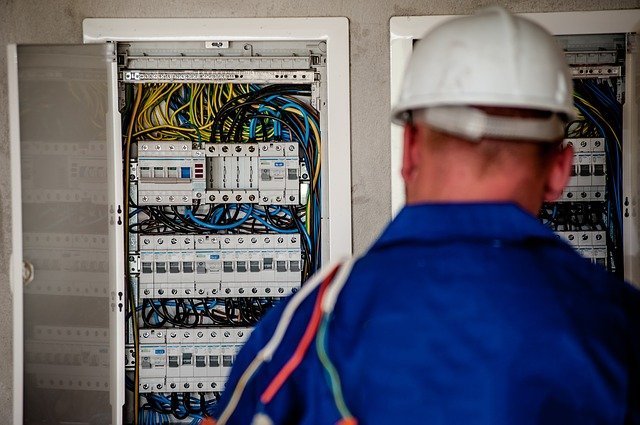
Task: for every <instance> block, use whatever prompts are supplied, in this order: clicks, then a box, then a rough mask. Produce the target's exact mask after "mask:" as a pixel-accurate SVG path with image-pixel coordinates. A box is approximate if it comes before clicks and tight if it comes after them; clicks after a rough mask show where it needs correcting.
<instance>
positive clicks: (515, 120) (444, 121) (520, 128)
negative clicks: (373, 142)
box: [413, 106, 564, 142]
mask: <svg viewBox="0 0 640 425" xmlns="http://www.w3.org/2000/svg"><path fill="white" fill-rule="evenodd" d="M413 116H414V118H417V120H418V121H423V122H424V123H425V124H428V125H429V126H431V127H433V128H434V129H436V130H440V131H443V132H445V133H449V134H453V135H456V136H459V137H463V138H465V139H468V140H472V141H479V140H481V139H482V138H492V139H507V140H527V141H536V142H555V141H558V140H560V139H562V138H563V137H564V122H563V120H562V119H560V117H559V116H558V115H557V114H552V115H551V116H550V117H548V118H522V117H508V116H498V115H489V114H487V113H486V112H484V111H482V110H480V109H477V108H473V107H471V106H434V107H432V108H427V109H422V110H418V111H413Z"/></svg>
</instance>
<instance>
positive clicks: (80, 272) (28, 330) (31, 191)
mask: <svg viewBox="0 0 640 425" xmlns="http://www.w3.org/2000/svg"><path fill="white" fill-rule="evenodd" d="M8 58H9V60H8V63H9V74H8V75H9V97H10V123H11V160H12V177H13V181H12V198H13V199H12V202H13V209H12V214H13V251H12V268H11V270H12V289H13V295H14V318H13V319H14V363H15V366H14V367H15V371H14V386H15V389H14V399H15V400H14V423H15V424H21V423H24V424H32V423H39V424H40V423H47V424H70V423H74V424H75V423H77V424H95V425H97V424H119V423H120V421H121V419H120V416H121V415H120V414H119V413H118V412H121V409H122V407H121V406H122V394H121V392H122V391H123V389H124V385H123V382H122V380H123V373H118V370H121V371H122V370H123V369H124V365H123V364H122V363H123V362H124V357H123V355H122V353H123V347H122V344H121V343H120V341H121V340H122V338H120V337H118V335H121V332H118V329H122V328H123V327H122V326H119V325H121V324H122V320H123V315H124V313H123V312H122V310H123V304H124V300H123V296H124V294H123V292H122V290H121V288H122V278H121V276H122V262H123V259H119V256H118V255H117V249H116V247H117V246H121V245H122V240H121V239H122V236H121V234H122V229H121V227H122V226H121V219H120V218H119V217H118V216H119V212H120V209H121V208H120V207H118V205H117V202H115V200H116V199H118V200H119V199H121V197H120V195H121V189H120V190H118V186H117V184H118V181H121V176H120V175H119V173H118V171H119V170H121V165H119V164H120V161H119V159H117V157H116V156H114V152H118V151H119V144H116V145H115V146H114V143H113V140H114V136H116V135H118V134H119V128H120V125H119V121H118V119H119V118H118V114H117V105H114V99H117V96H116V95H115V94H116V83H115V82H116V81H117V80H116V71H117V69H116V68H117V66H116V63H115V55H114V48H113V45H112V44H109V43H107V44H103V45H80V46H54V45H49V46H17V47H16V46H9V55H8ZM118 202H119V201H118ZM114 380H115V381H114Z"/></svg>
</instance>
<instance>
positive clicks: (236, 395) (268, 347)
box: [217, 262, 342, 425]
mask: <svg viewBox="0 0 640 425" xmlns="http://www.w3.org/2000/svg"><path fill="white" fill-rule="evenodd" d="M339 264H340V262H337V263H333V264H330V265H328V266H326V267H323V268H322V269H321V270H320V271H319V272H318V273H316V274H315V275H313V276H312V277H311V278H310V279H309V280H308V281H307V282H306V283H305V284H304V285H302V287H301V288H300V290H299V291H298V292H297V293H296V294H295V295H294V296H293V297H292V298H291V300H290V301H289V303H288V304H287V306H286V307H285V309H284V311H283V312H282V315H281V316H280V320H279V321H278V325H277V326H276V329H275V331H273V335H272V336H271V338H270V339H269V342H267V344H265V346H264V347H263V348H262V349H261V350H260V351H258V353H257V354H256V356H255V357H254V358H253V360H252V361H251V363H249V366H247V368H246V369H245V371H244V372H243V373H242V375H241V376H240V379H239V380H238V383H237V384H236V386H235V388H234V389H233V393H232V394H231V398H230V399H229V403H228V404H227V405H226V406H225V408H224V410H223V411H222V413H221V414H220V417H219V418H218V422H217V424H218V425H226V423H227V421H228V420H229V419H230V418H231V415H233V412H235V410H236V407H238V403H239V402H240V398H241V397H242V393H243V392H244V389H245V387H246V386H247V383H249V380H250V379H251V377H252V376H253V374H254V373H255V372H256V371H257V370H258V368H259V367H260V366H261V365H262V363H265V362H269V361H271V359H272V358H273V354H274V353H275V352H276V350H277V349H278V347H279V346H280V343H282V339H283V338H284V335H285V333H286V332H287V329H288V327H289V324H290V323H291V320H292V319H293V314H294V313H295V312H296V310H297V309H298V307H299V306H300V304H302V302H303V301H304V300H305V299H306V298H307V297H308V296H309V294H311V293H312V292H313V290H314V289H316V288H317V287H318V286H319V285H320V284H321V283H322V281H323V280H324V279H325V277H326V276H327V275H328V274H329V273H330V272H331V271H332V270H334V269H335V268H336V267H337V266H338V265H339ZM341 268H342V267H341Z"/></svg>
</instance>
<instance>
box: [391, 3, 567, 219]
mask: <svg viewBox="0 0 640 425" xmlns="http://www.w3.org/2000/svg"><path fill="white" fill-rule="evenodd" d="M571 89H572V84H571V78H570V76H569V72H568V67H567V65H566V63H565V61H564V58H563V55H562V52H561V51H560V49H559V47H558V46H557V45H556V43H555V41H554V39H553V37H552V36H551V35H550V34H549V33H548V32H546V31H545V30H544V29H543V28H541V27H540V26H538V25H537V24H535V23H533V22H531V21H528V20H526V19H524V18H520V17H516V16H513V15H511V14H510V13H509V12H507V11H506V10H504V9H502V8H498V7H492V8H488V9H484V10H482V11H480V12H478V13H477V14H476V15H473V16H469V17H464V18H457V19H452V20H450V21H447V22H445V23H444V24H442V25H440V26H438V27H437V28H435V29H434V30H432V31H431V32H429V33H428V34H427V35H426V36H425V37H424V38H423V39H422V40H421V41H420V42H418V43H417V44H416V46H415V49H414V53H413V55H412V58H411V60H410V62H409V65H408V67H407V71H406V74H405V80H404V85H403V89H402V92H401V96H400V99H399V101H398V103H397V105H396V107H395V108H394V111H393V119H394V121H395V122H397V123H403V124H405V152H404V161H403V177H404V179H405V184H406V189H407V202H408V203H416V202H428V201H432V202H439V201H512V202H516V203H519V204H520V205H521V206H523V207H525V208H526V209H528V210H530V211H531V212H535V211H536V210H537V209H538V208H539V207H540V204H541V202H542V201H544V200H552V199H555V198H556V197H557V196H559V195H560V194H561V192H562V189H563V187H564V185H565V183H566V181H567V179H568V176H569V171H570V167H571V159H572V153H571V151H570V150H566V149H563V148H562V147H561V145H560V141H561V140H562V138H563V135H564V124H565V123H566V122H567V121H568V120H569V119H571V118H572V117H573V116H574V110H573V105H572V98H571Z"/></svg>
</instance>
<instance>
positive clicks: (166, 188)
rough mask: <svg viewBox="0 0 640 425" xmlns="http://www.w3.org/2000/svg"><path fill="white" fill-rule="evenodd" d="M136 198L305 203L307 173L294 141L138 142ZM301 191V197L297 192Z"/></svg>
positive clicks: (147, 201)
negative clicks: (200, 146) (196, 144)
mask: <svg viewBox="0 0 640 425" xmlns="http://www.w3.org/2000/svg"><path fill="white" fill-rule="evenodd" d="M136 177H137V179H138V204H139V205H187V204H188V205H190V204H191V203H192V202H193V201H195V202H197V201H200V202H202V203H217V204H220V203H253V204H259V205H299V204H304V203H306V196H307V192H308V187H309V174H308V172H307V171H306V170H305V167H304V164H301V163H300V158H299V154H298V143H292V142H278V143H229V144H220V143H215V144H214V143H207V144H205V148H204V149H193V147H192V144H191V143H190V142H140V143H139V144H138V169H137V176H136ZM301 194H302V197H301Z"/></svg>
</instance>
